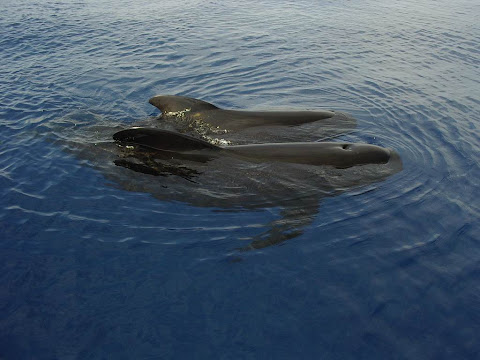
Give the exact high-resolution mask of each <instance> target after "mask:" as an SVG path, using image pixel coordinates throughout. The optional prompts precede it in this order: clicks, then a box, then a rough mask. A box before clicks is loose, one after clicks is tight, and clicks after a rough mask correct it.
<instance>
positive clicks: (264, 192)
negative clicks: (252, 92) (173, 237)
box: [50, 96, 402, 249]
mask: <svg viewBox="0 0 480 360" xmlns="http://www.w3.org/2000/svg"><path fill="white" fill-rule="evenodd" d="M150 102H151V103H153V104H154V105H155V106H157V107H159V108H160V109H161V111H162V115H161V116H160V117H157V118H149V119H147V120H143V121H139V122H137V123H136V124H132V128H127V129H125V125H124V124H119V123H118V122H116V121H113V120H108V119H102V118H98V117H94V118H91V117H90V118H89V117H88V116H86V118H85V119H79V116H80V115H78V114H77V115H75V118H72V119H71V120H69V119H65V118H63V119H59V122H58V125H55V124H53V125H51V127H50V128H51V130H53V134H54V135H56V138H57V143H58V144H60V145H62V146H63V148H64V149H65V151H68V152H70V153H73V154H74V155H75V156H76V157H77V158H80V159H82V160H86V161H87V162H86V163H87V164H90V165H91V166H93V167H94V168H95V169H97V170H99V171H100V172H101V173H102V174H103V175H104V177H105V178H106V179H107V180H108V181H109V182H110V184H117V185H118V186H120V187H121V188H122V189H126V190H129V191H134V192H146V193H149V194H151V195H152V196H154V197H155V198H157V199H159V200H162V201H168V202H170V201H175V202H182V203H184V204H187V205H190V206H195V207H207V208H210V209H212V211H228V212H232V211H234V212H237V211H245V210H247V211H252V210H253V211H258V210H264V209H269V211H271V212H273V213H276V214H278V216H279V217H280V218H279V219H276V220H273V221H272V222H271V223H269V224H264V225H263V227H264V228H265V229H266V230H265V231H264V232H262V233H259V234H258V233H257V234H253V235H252V236H250V237H249V236H247V237H245V235H243V236H242V237H241V238H242V239H249V242H248V245H247V244H245V245H241V246H240V248H242V249H259V248H264V247H267V246H270V245H274V244H280V243H282V242H284V241H286V240H288V239H292V238H295V237H297V236H299V235H301V234H302V233H303V231H304V229H305V228H307V227H308V226H309V225H310V224H311V223H312V221H313V220H314V219H315V218H316V217H317V216H318V214H319V204H320V203H321V200H322V199H323V198H325V197H331V196H336V195H338V194H341V193H344V192H345V191H349V190H352V189H356V188H358V187H363V186H366V185H371V184H374V183H378V182H380V181H383V180H385V179H386V178H388V177H389V176H391V175H393V174H395V173H398V172H399V171H401V169H402V161H401V159H400V156H399V155H398V154H397V153H396V152H395V151H394V150H390V149H387V148H383V147H379V146H376V145H370V144H357V143H348V142H342V141H336V142H332V141H331V139H332V138H334V137H338V136H340V135H342V134H346V133H349V132H351V131H352V129H353V128H354V127H355V121H354V119H353V118H351V117H349V116H346V115H342V113H340V112H338V111H305V112H303V111H300V112H297V111H292V112H290V111H284V112H278V111H275V112H268V111H260V112H256V111H253V112H249V111H237V110H222V109H220V108H218V107H216V106H215V105H212V104H209V103H205V102H203V101H201V100H197V99H192V98H186V97H181V96H159V97H154V98H152V99H151V100H150ZM80 117H81V116H80ZM69 121H70V122H71V123H72V124H78V123H82V122H83V125H82V126H72V127H69V128H68V129H67V128H66V127H65V124H66V123H68V122H69ZM185 124H188V126H185ZM217 127H218V128H220V129H221V131H220V132H218V133H217V132H216V131H215V130H216V129H218V128H217ZM199 128H201V129H205V128H208V129H213V131H210V132H203V131H197V130H198V129H199ZM325 128H327V130H326V131H324V130H325ZM312 129H313V130H312ZM172 130H174V131H172ZM189 134H190V135H194V136H190V135H189ZM205 134H207V135H208V136H204V135H205ZM112 135H113V141H112ZM220 137H221V138H226V139H228V140H229V142H228V144H229V145H228V146H218V144H223V143H221V142H218V141H217V140H218V138H220ZM319 139H322V140H323V139H329V141H326V142H323V141H322V142H318V140H319ZM315 140H317V141H315ZM370 190H371V189H368V191H370ZM255 229H256V227H255V228H252V230H250V232H252V231H255ZM233 236H234V234H233ZM243 241H244V240H242V242H243ZM235 247H237V246H235Z"/></svg>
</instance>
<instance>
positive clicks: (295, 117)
mask: <svg viewBox="0 0 480 360" xmlns="http://www.w3.org/2000/svg"><path fill="white" fill-rule="evenodd" d="M149 102H150V104H152V105H153V106H155V107H157V108H158V109H159V110H160V111H162V114H163V115H164V116H172V115H174V116H179V115H180V116H184V117H187V118H189V119H193V120H200V121H203V122H205V123H208V124H209V125H212V126H214V127H219V128H221V129H225V130H242V129H245V128H250V127H255V126H272V125H283V126H294V125H301V124H305V123H309V122H314V121H319V120H324V119H329V118H331V117H333V116H334V115H335V112H334V111H328V110H320V111H242V110H224V109H220V108H218V107H217V106H215V105H213V104H210V103H207V102H205V101H202V100H198V99H193V98H188V97H184V96H175V95H157V96H154V97H152V98H151V99H150V100H149Z"/></svg>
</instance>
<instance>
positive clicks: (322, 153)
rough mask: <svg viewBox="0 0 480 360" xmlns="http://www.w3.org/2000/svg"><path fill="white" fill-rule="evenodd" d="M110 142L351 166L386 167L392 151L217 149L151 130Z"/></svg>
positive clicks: (331, 146) (287, 146) (315, 145)
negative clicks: (384, 165) (376, 165)
mask: <svg viewBox="0 0 480 360" xmlns="http://www.w3.org/2000/svg"><path fill="white" fill-rule="evenodd" d="M113 138H114V140H116V141H117V142H119V143H121V144H124V145H140V146H144V147H147V148H150V149H154V150H158V151H171V152H178V153H182V154H184V155H189V154H190V155H192V156H194V155H195V156H197V155H200V154H203V155H206V156H220V155H227V156H241V157H244V158H247V159H249V160H252V161H266V162H268V161H280V162H288V163H299V164H309V165H331V166H335V167H340V168H343V167H345V168H346V167H351V166H356V165H364V164H386V163H387V162H388V161H389V160H390V157H391V155H392V150H389V149H385V148H382V147H379V146H376V145H369V144H353V143H342V142H311V143H304V142H300V143H273V144H254V145H236V146H226V147H217V146H215V145H212V144H210V143H208V142H206V141H203V140H199V139H196V138H193V137H190V136H187V135H184V134H179V133H175V132H171V131H166V130H159V129H151V128H134V129H128V130H123V131H120V132H117V133H115V134H114V135H113Z"/></svg>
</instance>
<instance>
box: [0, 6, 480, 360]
mask: <svg viewBox="0 0 480 360" xmlns="http://www.w3.org/2000/svg"><path fill="white" fill-rule="evenodd" d="M0 13H1V16H0V35H1V36H0V50H1V51H0V194H1V195H0V199H1V202H0V240H1V241H0V246H1V251H0V257H1V261H0V279H1V287H0V309H1V312H0V319H1V320H0V358H2V359H449V360H450V359H478V358H479V357H480V341H479V340H478V336H479V335H478V334H479V333H480V236H479V233H480V221H479V219H480V187H479V185H480V156H479V154H480V135H479V134H480V133H479V130H480V22H479V18H480V3H479V2H478V1H476V0H455V1H454V2H451V1H445V0H440V1H432V0H416V1H411V0H405V1H395V0H394V1H386V2H380V1H373V0H362V1H323V0H322V1H317V2H312V1H304V0H299V1H284V0H275V1H274V0H261V1H251V0H237V1H230V0H227V1H222V2H220V1H207V0H203V1H202V0H187V1H176V0H164V1H156V2H153V1H124V0H120V1H110V0H98V1H82V0H74V1H68V0H65V1H56V0H55V1H54V0H19V1H15V2H10V1H6V0H3V1H1V2H0ZM156 94H174V95H183V96H190V97H194V98H199V99H202V100H204V101H208V102H211V103H213V104H215V105H217V106H219V107H221V108H228V109H251V110H258V109H263V110H275V109H296V110H298V109H300V110H315V109H335V110H338V111H342V112H345V113H348V114H350V115H351V116H352V117H353V118H355V119H356V127H355V129H353V130H352V131H349V132H347V133H344V134H342V135H341V136H339V137H338V138H335V139H334V141H351V142H363V143H369V144H375V145H379V146H383V147H387V148H392V149H395V150H396V151H397V152H398V154H399V155H400V157H401V159H402V162H403V170H402V171H400V172H398V173H396V174H393V175H391V176H388V177H386V178H385V179H382V181H376V182H371V183H368V184H363V185H362V186H358V187H345V188H342V189H341V191H337V190H340V187H341V185H339V184H338V183H337V182H336V181H340V180H339V179H340V178H341V176H339V177H337V178H331V177H329V179H330V181H331V183H330V185H331V186H333V187H336V188H335V189H336V191H335V192H326V193H322V194H320V193H316V192H315V196H312V197H310V198H308V196H306V194H308V191H311V190H312V189H311V188H308V189H307V187H306V185H305V184H304V183H303V181H302V178H301V177H300V176H297V178H298V181H297V180H296V181H293V179H296V178H295V177H294V176H296V175H295V174H294V175H291V176H292V177H288V176H289V175H288V174H283V173H282V172H281V170H279V171H277V170H275V169H267V168H265V167H262V166H263V165H258V164H256V165H255V166H256V167H255V168H253V167H252V168H247V169H244V171H240V170H239V169H236V171H237V172H235V171H233V173H231V172H229V171H228V172H227V171H226V172H225V173H224V175H222V173H221V172H219V173H218V174H217V173H215V172H213V170H212V175H211V176H212V179H213V180H212V181H214V182H215V181H218V183H219V184H221V186H226V185H225V184H227V183H228V184H230V182H229V181H232V182H233V183H235V184H237V183H236V181H238V182H242V181H244V182H247V183H248V184H250V185H251V186H256V188H255V191H253V190H252V194H253V195H255V196H257V194H263V193H264V192H265V193H268V190H272V191H273V187H275V186H278V188H280V189H281V188H282V186H284V187H285V188H286V190H285V191H283V192H282V191H280V192H278V191H277V192H275V196H276V197H275V198H272V197H269V198H268V199H270V202H268V203H265V204H264V205H263V206H260V205H259V206H256V207H246V208H241V205H242V204H241V203H240V204H238V203H236V206H235V207H232V208H228V207H227V208H225V206H220V205H218V206H217V205H215V204H216V203H201V204H199V203H197V202H195V201H193V200H192V201H190V200H189V197H191V198H192V199H193V198H194V197H196V196H197V195H199V194H198V192H200V190H199V189H198V188H196V185H195V182H191V183H188V184H187V183H186V182H185V184H186V185H185V186H184V187H181V188H177V187H175V186H176V184H175V181H176V182H180V180H175V179H176V178H175V176H168V177H161V176H160V177H154V176H151V177H148V175H145V174H138V173H135V172H133V171H129V170H128V169H112V165H111V163H109V164H110V165H109V166H110V167H109V168H107V167H106V166H107V165H106V164H104V163H103V162H104V159H105V158H104V157H102V154H103V153H102V152H100V151H97V150H95V149H97V147H96V146H97V145H98V144H99V143H98V142H97V140H96V136H98V134H104V133H105V132H107V133H108V131H106V129H112V134H113V132H114V129H115V126H118V128H126V127H129V126H131V125H135V124H137V123H141V122H142V121H150V122H155V121H159V120H158V119H157V117H158V115H159V111H158V110H157V109H155V108H154V107H153V106H151V105H150V104H149V103H148V99H149V98H150V97H152V96H153V95H156ZM107 125H108V126H107ZM292 131H293V130H292ZM108 135H109V136H110V133H108ZM72 139H74V140H75V141H74V142H72ZM318 140H321V139H318ZM83 143H84V144H83ZM83 145H84V146H83ZM107 170H109V171H118V173H111V172H110V173H109V172H108V171H107ZM217 170H218V169H217ZM220 170H221V169H220ZM220 170H219V171H220ZM234 170H235V169H234ZM274 170H275V171H274ZM120 171H123V172H121V173H120ZM112 174H113V175H112ZM118 174H124V175H122V176H123V177H122V181H119V176H120V175H118ZM267 174H269V176H267ZM277 175H278V178H277ZM222 176H225V178H222ZM172 179H173V180H172ZM335 179H337V180H335ZM141 181H143V182H141ZM305 181H306V180H305ZM147 183H148V184H147ZM242 184H243V183H242ZM250 185H249V186H250ZM232 186H233V185H232ZM152 189H153V190H152ZM275 189H277V188H275ZM289 189H290V190H289ZM174 190H175V191H177V192H178V193H175V192H174ZM180 190H181V191H180ZM209 190H211V189H209ZM239 191H240V190H239ZM241 191H243V190H241ZM290 191H291V192H290ZM297 193H300V194H301V195H302V196H303V197H304V199H303V200H302V201H299V202H298V201H296V200H295V199H294V200H295V201H294V203H295V206H294V207H293V208H286V207H285V206H284V205H283V204H284V203H285V202H284V200H287V198H288V197H289V196H293V195H291V194H297ZM203 195H204V194H203ZM207 195H209V196H213V195H211V194H207ZM240 195H242V193H240ZM269 196H270V195H269ZM279 197H280V198H279ZM272 199H274V200H272ZM219 201H223V202H225V199H224V198H222V197H221V196H220V197H219ZM237 205H240V207H237ZM304 205H305V206H304ZM302 211H304V212H302ZM275 232H279V233H280V235H278V234H277V235H275ZM275 236H279V237H278V238H275ZM265 237H267V242H268V241H269V240H270V239H271V238H273V239H280V240H281V241H272V243H271V244H270V245H271V246H266V245H265V243H262V246H251V244H257V243H258V241H262V240H265ZM264 245H265V246H264ZM246 248H249V249H248V251H246Z"/></svg>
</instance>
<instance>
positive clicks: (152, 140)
mask: <svg viewBox="0 0 480 360" xmlns="http://www.w3.org/2000/svg"><path fill="white" fill-rule="evenodd" d="M113 139H114V140H115V141H116V142H117V143H119V144H122V145H139V146H143V147H147V148H150V149H154V150H159V151H178V152H182V151H193V150H204V149H209V150H221V148H220V147H218V146H215V145H213V144H210V143H209V142H207V141H204V140H201V139H197V138H194V137H191V136H188V135H185V134H180V133H177V132H173V131H168V130H161V129H153V128H131V129H126V130H122V131H119V132H117V133H115V134H113Z"/></svg>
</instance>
